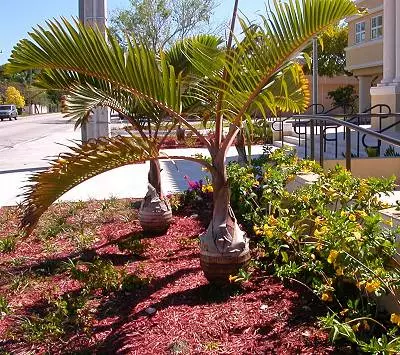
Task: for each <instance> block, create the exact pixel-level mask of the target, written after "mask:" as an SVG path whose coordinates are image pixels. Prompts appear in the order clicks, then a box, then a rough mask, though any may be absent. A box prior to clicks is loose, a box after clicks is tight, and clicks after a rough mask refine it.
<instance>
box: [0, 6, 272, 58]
mask: <svg viewBox="0 0 400 355" xmlns="http://www.w3.org/2000/svg"><path fill="white" fill-rule="evenodd" d="M216 1H217V3H218V4H219V5H218V7H217V8H216V9H215V11H214V14H213V17H212V22H213V23H215V24H219V23H221V22H229V18H230V16H231V11H232V8H233V3H234V1H233V0H216ZM265 1H268V0H240V1H239V9H240V10H241V11H242V13H243V14H245V15H246V16H247V17H249V18H251V19H253V18H255V17H256V16H257V15H256V13H258V14H260V13H263V12H264V11H265ZM78 2H79V1H78V0H14V1H11V0H0V8H1V13H2V14H3V16H2V19H1V21H0V51H1V53H0V64H4V63H6V62H7V60H8V58H9V56H10V54H11V50H12V48H13V47H14V45H15V44H16V43H17V42H18V41H19V40H21V39H23V38H27V37H28V32H29V31H30V30H31V29H32V28H33V27H35V26H37V25H38V24H44V23H45V21H46V20H47V19H53V18H59V17H61V16H63V17H67V18H71V17H72V16H76V17H77V16H78ZM128 4H129V0H108V10H109V12H112V11H113V10H115V9H117V8H127V7H128Z"/></svg>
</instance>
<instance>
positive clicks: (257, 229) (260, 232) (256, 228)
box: [253, 226, 263, 235]
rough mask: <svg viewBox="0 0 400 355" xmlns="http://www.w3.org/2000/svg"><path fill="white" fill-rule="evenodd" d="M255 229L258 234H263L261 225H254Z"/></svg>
mask: <svg viewBox="0 0 400 355" xmlns="http://www.w3.org/2000/svg"><path fill="white" fill-rule="evenodd" d="M253 230H254V233H255V234H256V235H262V234H263V231H262V229H261V228H259V227H257V226H254V227H253Z"/></svg>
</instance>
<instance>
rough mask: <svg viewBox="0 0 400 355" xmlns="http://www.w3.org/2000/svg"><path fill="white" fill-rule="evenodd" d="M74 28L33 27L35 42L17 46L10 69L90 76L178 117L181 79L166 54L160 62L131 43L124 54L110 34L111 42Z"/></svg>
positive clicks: (96, 32)
mask: <svg viewBox="0 0 400 355" xmlns="http://www.w3.org/2000/svg"><path fill="white" fill-rule="evenodd" d="M74 25H75V26H73V25H72V24H71V23H69V22H68V21H67V20H65V19H63V20H62V23H60V22H59V21H50V22H47V26H48V29H45V28H43V27H38V29H34V31H33V32H32V33H30V36H31V38H32V40H29V39H24V40H22V41H20V42H19V43H18V44H17V45H16V46H15V48H14V50H13V51H12V54H11V58H10V62H9V64H8V65H7V71H8V72H10V73H12V72H18V71H23V70H29V69H52V70H62V71H65V72H75V73H79V74H83V75H86V76H91V77H93V78H96V79H100V80H105V81H109V82H110V83H111V84H112V85H113V86H114V87H120V88H122V89H124V90H126V91H128V92H130V94H131V95H133V96H135V97H136V98H137V99H139V100H143V101H146V102H147V103H149V104H152V105H155V106H157V107H158V108H159V109H161V110H164V111H166V112H168V114H169V115H171V116H176V117H179V114H180V108H181V75H180V74H179V73H176V72H175V69H174V67H173V66H172V65H168V63H167V62H166V59H165V56H160V58H157V56H156V54H155V53H154V52H153V51H151V50H150V49H148V48H147V47H146V46H144V45H142V44H140V43H137V42H134V40H129V43H128V50H127V52H124V51H123V49H122V48H121V46H120V45H119V43H118V42H117V40H116V39H115V38H114V37H113V36H112V35H111V34H110V33H109V34H108V39H107V40H106V39H105V38H104V36H103V35H102V33H101V32H100V31H99V30H98V29H94V28H91V27H85V26H84V25H82V24H80V23H79V22H75V24H74Z"/></svg>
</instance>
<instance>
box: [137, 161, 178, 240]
mask: <svg viewBox="0 0 400 355" xmlns="http://www.w3.org/2000/svg"><path fill="white" fill-rule="evenodd" d="M171 221H172V211H171V206H170V204H169V201H168V198H166V197H165V196H164V195H163V193H162V189H161V169H160V161H159V160H151V161H150V169H149V173H148V189H147V193H146V196H145V197H144V199H143V201H142V204H141V206H140V210H139V222H140V225H141V226H142V228H143V230H144V231H145V232H147V233H155V234H157V233H162V232H165V231H166V230H167V229H168V227H169V225H170V224H171Z"/></svg>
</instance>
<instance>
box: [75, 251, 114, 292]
mask: <svg viewBox="0 0 400 355" xmlns="http://www.w3.org/2000/svg"><path fill="white" fill-rule="evenodd" d="M69 272H70V274H71V277H72V278H73V279H75V280H78V281H80V282H82V283H83V284H84V292H85V293H90V292H91V291H94V290H97V289H100V290H102V291H103V292H107V291H115V290H117V289H118V288H119V287H120V284H121V273H120V272H119V271H118V270H117V269H116V268H115V267H114V265H113V264H112V262H111V261H103V260H101V259H95V260H94V261H93V262H92V263H91V262H80V261H79V262H77V263H76V264H75V263H74V262H73V261H70V262H69Z"/></svg>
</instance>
